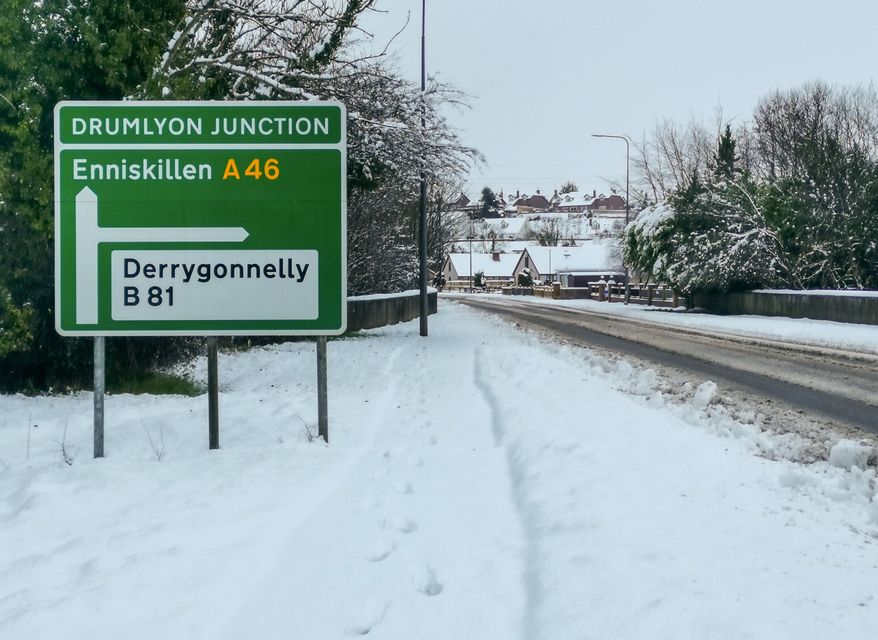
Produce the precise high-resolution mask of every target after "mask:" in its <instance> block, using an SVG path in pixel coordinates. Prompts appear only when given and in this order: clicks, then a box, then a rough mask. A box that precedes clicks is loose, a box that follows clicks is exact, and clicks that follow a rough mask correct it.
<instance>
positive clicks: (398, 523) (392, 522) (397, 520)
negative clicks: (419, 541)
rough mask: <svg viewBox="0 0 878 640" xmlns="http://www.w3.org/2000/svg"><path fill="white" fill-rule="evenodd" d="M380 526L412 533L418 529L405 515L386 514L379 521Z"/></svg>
mask: <svg viewBox="0 0 878 640" xmlns="http://www.w3.org/2000/svg"><path fill="white" fill-rule="evenodd" d="M381 526H382V528H384V529H389V530H391V531H398V532H399V533H413V532H415V531H417V530H418V525H417V523H416V522H414V521H413V520H409V519H408V518H406V517H405V516H388V517H387V518H384V520H382V521H381Z"/></svg>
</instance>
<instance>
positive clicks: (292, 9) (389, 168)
mask: <svg viewBox="0 0 878 640" xmlns="http://www.w3.org/2000/svg"><path fill="white" fill-rule="evenodd" d="M374 5H375V0H308V1H307V2H303V1H302V0H188V1H187V5H186V6H187V11H186V17H185V19H184V20H183V21H182V23H181V25H180V27H179V28H178V29H177V31H176V32H175V33H174V35H173V37H171V38H170V40H169V42H168V45H167V47H166V52H165V55H164V56H163V58H162V60H161V64H160V65H158V67H157V69H156V71H155V73H154V74H153V77H152V78H151V80H150V82H149V83H148V84H147V85H146V86H145V87H144V89H143V92H142V93H143V95H145V96H151V97H174V98H177V99H180V98H189V97H198V98H205V97H209V98H216V99H250V100H279V99H283V100H310V99H324V100H326V99H331V100H338V101H340V102H342V103H344V104H345V106H346V108H347V112H348V123H347V136H348V140H347V142H348V211H349V225H348V228H349V237H350V238H351V242H350V245H349V266H350V273H349V282H350V283H351V287H352V288H351V291H352V292H356V293H374V292H381V291H396V290H399V289H400V288H407V287H409V286H413V285H414V284H415V283H416V277H417V273H418V268H417V266H418V265H417V260H416V259H413V256H415V257H416V255H417V253H416V252H417V248H416V241H415V238H416V231H417V226H416V225H413V224H412V221H413V220H414V219H416V215H415V214H413V209H412V207H413V206H414V205H415V204H416V203H417V201H418V199H419V189H420V180H421V176H422V175H423V176H424V178H425V179H426V180H427V183H428V185H429V193H428V197H429V199H430V200H431V202H434V201H436V199H437V194H439V193H441V192H443V190H444V189H445V187H446V186H447V185H448V184H456V183H457V181H458V180H459V176H460V175H461V174H463V173H465V172H466V171H467V170H468V168H469V166H470V163H471V162H473V161H477V160H479V159H480V155H479V154H478V153H477V152H476V151H475V150H474V149H471V148H469V147H467V146H466V145H464V144H462V143H461V141H460V140H459V138H458V136H457V133H456V132H455V131H454V130H453V129H452V128H451V127H450V126H449V125H448V122H447V120H446V119H445V117H444V116H443V115H442V112H441V110H442V109H443V108H445V107H447V106H448V105H452V106H463V105H464V96H463V95H462V94H460V93H459V92H457V91H456V90H454V89H453V88H452V87H450V86H448V85H445V84H442V83H439V82H436V81H435V80H432V79H431V80H430V82H429V84H428V86H427V88H426V90H425V91H423V92H422V91H421V90H420V87H418V86H416V85H414V84H413V83H411V82H409V81H407V80H405V79H404V78H402V77H401V76H400V75H399V73H398V72H397V71H396V69H395V67H394V62H393V60H391V59H389V58H388V57H387V56H386V55H384V54H383V53H381V52H379V53H377V54H372V53H368V50H369V49H368V45H369V42H368V37H366V36H365V34H363V32H361V31H360V30H359V28H358V26H357V22H358V19H359V18H360V17H361V16H362V15H364V14H365V13H366V12H368V11H371V10H373V7H374ZM431 210H432V211H433V212H434V213H435V211H436V207H435V206H433V207H432V209H431ZM428 224H430V225H431V226H434V227H435V226H436V225H435V215H433V216H431V221H430V222H428ZM428 228H429V227H428ZM436 252H437V249H436V248H435V247H433V256H434V259H433V262H434V263H435V262H436V261H437V258H436V257H435V254H436ZM438 252H439V253H441V248H440V249H439V251H438ZM369 269H372V270H375V271H376V273H375V274H367V273H366V271H367V270H369Z"/></svg>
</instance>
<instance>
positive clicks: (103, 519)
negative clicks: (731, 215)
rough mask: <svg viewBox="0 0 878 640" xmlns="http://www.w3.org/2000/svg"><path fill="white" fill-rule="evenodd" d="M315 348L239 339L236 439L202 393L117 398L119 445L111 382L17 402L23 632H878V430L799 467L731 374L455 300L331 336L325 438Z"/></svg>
mask: <svg viewBox="0 0 878 640" xmlns="http://www.w3.org/2000/svg"><path fill="white" fill-rule="evenodd" d="M614 306H619V307H621V305H614ZM314 364H315V355H314V349H313V345H312V344H309V343H304V342H296V343H287V344H281V345H277V346H270V347H264V348H257V349H253V350H251V351H248V352H242V353H236V354H222V355H221V356H220V377H221V384H222V389H223V390H222V394H221V398H220V416H221V422H222V425H221V444H222V449H221V450H219V451H213V452H210V451H207V419H206V410H207V406H206V405H207V403H206V399H205V398H204V397H200V398H182V397H155V396H137V397H134V396H111V397H109V398H108V402H107V432H106V452H107V458H105V459H103V460H98V461H95V460H93V459H92V458H91V426H90V421H91V395H90V394H87V393H82V394H77V395H71V396H63V397H39V398H27V397H23V396H0V461H2V462H0V638H3V639H4V640H6V639H9V640H18V639H22V640H35V639H40V638H46V639H57V638H64V639H74V640H75V639H79V638H82V639H86V638H87V639H101V638H107V639H110V638H112V639H118V638H126V639H127V638H132V639H136V638H150V639H153V638H163V639H176V638H180V639H187V640H188V639H193V638H204V639H215V638H219V639H223V638H228V639H229V640H232V639H240V638H254V639H256V638H258V639H260V640H263V639H266V640H267V639H271V638H295V639H319V640H324V639H331V638H343V637H350V636H356V635H364V634H368V635H369V636H370V637H376V638H385V639H394V640H396V639H399V640H402V639H405V640H410V639H415V638H417V639H421V638H437V639H443V640H448V639H464V638H466V639H482V638H484V639H498V640H508V639H510V638H523V639H542V638H545V639H552V640H563V639H567V638H569V639H582V638H595V639H602V640H603V639H609V638H613V639H614V640H624V639H632V640H633V639H642V638H650V639H656V638H673V639H675V640H679V639H686V638H692V639H698V640H701V639H706V638H728V639H730V640H731V639H735V640H738V639H741V638H772V639H780V638H789V639H790V640H792V639H795V640H802V639H807V638H813V639H818V638H836V637H844V638H868V637H871V636H873V635H874V634H875V633H876V632H878V602H876V600H875V596H874V594H875V583H876V579H878V556H876V553H875V548H876V547H875V545H876V541H878V502H876V498H875V493H876V478H875V470H874V468H873V467H867V465H866V461H867V459H868V458H870V457H871V456H873V454H874V452H872V451H870V450H868V449H865V448H863V447H861V446H859V445H857V444H856V443H853V442H849V441H841V442H839V443H838V444H836V445H835V446H834V447H833V448H832V453H831V457H830V460H828V461H825V462H820V463H816V464H811V465H807V466H805V465H802V464H799V463H797V462H796V459H797V453H798V451H799V450H800V447H801V446H804V445H803V443H800V442H798V441H797V440H796V437H795V436H792V435H789V434H787V435H785V436H773V435H772V434H771V433H768V432H765V431H763V430H761V429H760V428H759V425H760V423H761V420H760V416H759V415H757V414H755V413H748V412H746V411H740V410H738V409H731V408H727V407H725V406H723V404H722V403H721V402H720V401H719V396H718V395H717V393H716V387H715V385H713V383H711V382H709V381H704V383H703V384H701V385H700V386H698V387H694V388H683V389H679V390H677V391H676V392H674V393H662V392H661V391H659V390H658V388H659V385H658V383H657V380H656V374H655V373H654V372H653V371H651V370H640V369H637V368H636V367H633V366H631V365H630V364H628V363H626V362H624V361H620V362H610V361H607V360H604V359H602V358H600V357H598V356H596V355H594V354H592V353H590V352H588V351H586V350H583V349H579V348H574V347H569V346H562V345H559V344H555V343H547V342H545V341H543V340H541V339H540V338H539V337H538V336H536V335H535V334H529V333H523V332H521V331H518V330H516V329H514V328H512V327H510V326H508V324H505V323H504V322H503V321H501V320H498V319H495V318H493V317H491V316H487V315H482V314H480V313H478V312H476V311H473V310H470V309H468V308H464V307H462V306H461V305H457V304H454V303H453V302H448V301H442V302H440V313H439V314H438V315H436V316H433V317H432V318H431V322H430V337H429V338H426V339H425V338H421V337H420V336H419V335H418V325H417V321H415V322H411V323H406V324H403V325H399V326H396V327H388V328H384V329H379V330H373V331H368V332H365V333H364V334H363V336H362V337H359V338H355V339H345V340H334V341H332V342H331V343H330V345H329V367H330V369H329V374H330V420H331V422H330V438H331V444H330V446H328V447H327V446H324V445H323V444H322V443H321V442H318V441H315V440H312V439H311V438H310V437H309V434H310V433H312V432H313V430H314V424H315V422H316V399H315V375H314ZM194 375H195V376H196V377H198V378H203V377H204V366H203V363H202V362H197V363H195V370H194ZM623 388H626V389H634V394H627V393H623V392H622V391H621V389H623ZM65 455H66V457H67V458H68V461H69V462H70V464H67V463H65V461H64V457H65Z"/></svg>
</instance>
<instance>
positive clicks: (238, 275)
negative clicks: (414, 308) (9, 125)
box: [55, 102, 347, 336]
mask: <svg viewBox="0 0 878 640" xmlns="http://www.w3.org/2000/svg"><path fill="white" fill-rule="evenodd" d="M345 122H346V119H345V110H344V107H343V106H342V105H340V104H336V103H325V102H318V103H314V102H62V103H59V104H58V105H57V106H56V107H55V310H56V311H55V313H56V323H55V324H56V328H57V330H58V332H59V333H60V334H62V335H70V336H76V335H235V334H254V335H282V334H292V335H337V334H340V333H342V332H344V329H345V325H346V321H347V318H346V315H347V303H346V295H347V273H346V255H347V236H346V209H345V204H346V192H345V175H346V157H345V155H346V147H345V141H346V137H345Z"/></svg>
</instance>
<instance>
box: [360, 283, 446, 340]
mask: <svg viewBox="0 0 878 640" xmlns="http://www.w3.org/2000/svg"><path fill="white" fill-rule="evenodd" d="M427 300H428V303H429V310H430V313H431V314H433V313H436V310H437V306H436V291H435V290H433V291H430V292H429V293H427ZM418 317H420V294H419V292H418V291H406V292H405V293H393V294H388V295H386V296H360V297H353V298H348V331H359V330H361V329H374V328H376V327H385V326H387V325H390V324H397V323H399V322H408V321H409V320H414V319H415V318H418Z"/></svg>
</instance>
